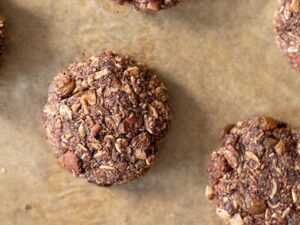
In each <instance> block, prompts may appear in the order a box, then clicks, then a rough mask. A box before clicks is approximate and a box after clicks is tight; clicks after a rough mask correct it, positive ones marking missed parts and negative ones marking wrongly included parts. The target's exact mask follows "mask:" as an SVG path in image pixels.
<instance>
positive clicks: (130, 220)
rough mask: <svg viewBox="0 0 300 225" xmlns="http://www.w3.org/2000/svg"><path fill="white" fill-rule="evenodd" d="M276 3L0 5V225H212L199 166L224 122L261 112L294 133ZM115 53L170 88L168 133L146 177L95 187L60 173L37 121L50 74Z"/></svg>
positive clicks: (14, 0) (293, 91) (89, 0)
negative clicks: (152, 9)
mask: <svg viewBox="0 0 300 225" xmlns="http://www.w3.org/2000/svg"><path fill="white" fill-rule="evenodd" d="M275 9H276V1H274V0H264V1H262V0H251V1H250V0H248V1H241V0H185V1H184V0H183V2H182V3H181V4H180V5H178V7H176V8H174V9H171V10H166V11H164V12H161V13H158V14H155V15H147V14H141V13H137V12H135V11H133V10H132V7H131V6H129V5H127V6H117V5H115V4H114V3H113V2H112V1H111V0H42V1H41V0H1V1H0V14H2V15H3V16H5V17H6V18H7V21H8V40H7V46H6V49H5V54H4V55H3V58H2V59H1V63H0V168H1V170H0V224H2V225H10V224H12V225H19V224H20V225H33V224H34V225H35V224H38V225H40V224H41V225H48V224H49V225H56V224H57V225H69V224H72V225H77V224H78V225H115V224H116V225H151V224H154V225H165V224H167V225H173V224H174V225H199V224H200V225H202V224H203V225H217V224H220V221H219V220H218V219H217V218H216V216H215V208H214V204H211V203H209V202H208V201H207V200H206V199H205V197H204V189H205V186H206V183H207V176H206V165H207V160H208V159H209V155H210V153H211V151H212V150H214V149H215V148H217V147H218V146H219V141H218V134H219V132H220V131H221V129H222V127H223V126H225V125H226V124H228V123H232V122H236V121H238V120H242V119H244V118H247V117H248V116H251V115H255V114H261V113H263V114H268V115H271V116H274V117H275V118H278V119H282V120H284V121H286V122H288V123H290V124H293V125H295V126H300V120H299V119H300V114H299V111H300V104H299V95H300V93H299V87H300V75H299V74H297V72H295V71H294V70H293V69H291V68H290V66H289V65H288V63H287V60H286V58H284V57H283V56H282V55H281V54H280V52H279V50H278V49H277V48H276V46H275V44H274V33H273V25H272V17H273V13H274V10H275ZM104 49H113V50H116V51H118V52H121V53H125V54H130V55H133V56H135V57H136V58H138V59H139V60H140V61H144V62H146V63H148V64H149V67H150V68H151V69H153V70H155V71H157V73H158V74H159V77H160V78H161V79H162V80H163V81H164V82H165V83H166V85H167V87H168V88H169V90H170V96H171V102H172V105H173V110H174V119H173V123H172V128H171V130H170V132H169V134H168V135H167V137H166V138H165V140H164V141H163V142H162V143H161V144H160V149H161V151H160V156H159V159H158V160H157V161H156V163H155V165H154V167H153V169H152V170H151V171H150V172H149V174H148V175H147V176H146V177H144V178H142V179H139V180H137V181H135V182H132V183H130V184H127V185H122V186H114V187H111V188H99V187H97V186H94V185H92V184H88V183H86V182H85V181H84V180H80V179H77V178H74V177H72V176H71V175H70V174H69V173H68V172H66V171H64V170H62V169H61V168H60V167H59V165H58V164H57V162H56V160H55V159H54V157H53V155H52V153H51V150H50V148H49V147H48V146H47V144H46V142H45V140H44V135H43V131H42V127H41V123H40V118H41V112H42V107H43V105H44V104H45V102H46V99H47V88H48V85H49V82H50V81H51V79H52V77H53V76H54V75H56V74H57V73H58V72H59V71H60V70H61V69H62V68H63V67H65V66H67V65H68V64H69V63H71V62H72V61H74V60H75V59H80V58H81V57H83V56H87V55H90V54H94V53H97V52H99V51H101V50H104Z"/></svg>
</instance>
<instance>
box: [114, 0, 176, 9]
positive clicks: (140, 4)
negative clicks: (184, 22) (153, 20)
mask: <svg viewBox="0 0 300 225" xmlns="http://www.w3.org/2000/svg"><path fill="white" fill-rule="evenodd" d="M117 1H118V3H120V4H123V3H125V2H129V3H131V4H133V5H134V7H135V9H137V10H138V11H142V12H158V11H160V10H162V9H167V8H170V7H172V6H175V5H176V4H177V3H178V2H179V1H180V0H117Z"/></svg>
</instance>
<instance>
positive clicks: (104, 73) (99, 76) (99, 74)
mask: <svg viewBox="0 0 300 225" xmlns="http://www.w3.org/2000/svg"><path fill="white" fill-rule="evenodd" d="M108 73H109V71H108V69H104V70H101V71H99V72H96V73H95V76H94V79H95V80H99V79H101V78H102V77H104V76H106V75H108Z"/></svg>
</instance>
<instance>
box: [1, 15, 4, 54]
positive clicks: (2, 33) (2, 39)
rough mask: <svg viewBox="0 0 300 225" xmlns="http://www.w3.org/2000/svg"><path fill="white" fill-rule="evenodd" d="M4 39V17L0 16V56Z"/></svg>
mask: <svg viewBox="0 0 300 225" xmlns="http://www.w3.org/2000/svg"><path fill="white" fill-rule="evenodd" d="M4 39H5V19H4V18H2V17H1V16H0V56H1V55H2V51H3V48H4Z"/></svg>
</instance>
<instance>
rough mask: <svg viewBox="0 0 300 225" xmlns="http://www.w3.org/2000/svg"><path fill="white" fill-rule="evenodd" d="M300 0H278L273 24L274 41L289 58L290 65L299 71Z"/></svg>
mask: <svg viewBox="0 0 300 225" xmlns="http://www.w3.org/2000/svg"><path fill="white" fill-rule="evenodd" d="M299 20H300V1H299V0H279V6H278V10H277V12H276V13H275V17H274V25H275V31H276V43H277V45H278V47H279V48H280V50H281V51H282V52H283V53H284V54H285V55H286V56H287V57H288V58H289V61H290V63H291V64H292V66H293V67H294V68H295V69H297V70H298V71H300V26H299Z"/></svg>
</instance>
